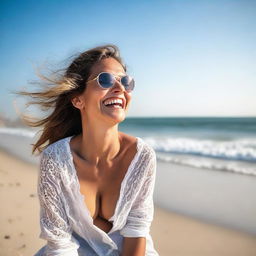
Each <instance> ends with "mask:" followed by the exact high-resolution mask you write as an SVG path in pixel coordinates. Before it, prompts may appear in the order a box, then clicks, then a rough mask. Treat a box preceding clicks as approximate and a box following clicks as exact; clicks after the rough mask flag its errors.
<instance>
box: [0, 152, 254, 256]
mask: <svg viewBox="0 0 256 256" xmlns="http://www.w3.org/2000/svg"><path fill="white" fill-rule="evenodd" d="M36 185H37V166H35V165H32V164H27V163H25V162H23V161H21V160H19V159H16V158H15V157H13V156H10V155H9V154H7V153H5V152H3V151H0V204H1V214H0V225H1V229H0V256H16V255H17V256H18V255H24V256H29V255H33V254H34V253H35V252H36V251H37V250H38V249H39V248H41V247H42V246H43V245H44V244H45V241H44V240H41V239H39V233H40V229H39V203H38V197H37V194H36ZM151 234H152V237H153V240H154V244H155V248H156V249H157V251H158V252H159V255H160V256H172V255H173V256H193V255H195V256H201V255H202V256H210V255H211V256H224V255H230V256H255V255H256V236H253V235H250V234H247V233H243V232H238V231H234V230H231V229H227V228H223V227H220V226H216V225H212V224H208V223H204V222H201V221H198V220H194V219H192V218H188V217H185V216H182V215H179V214H176V213H172V212H167V211H166V210H163V209H161V208H159V207H155V215H154V221H153V223H152V226H151Z"/></svg>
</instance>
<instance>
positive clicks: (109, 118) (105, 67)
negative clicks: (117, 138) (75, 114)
mask: <svg viewBox="0 0 256 256" xmlns="http://www.w3.org/2000/svg"><path fill="white" fill-rule="evenodd" d="M101 72H110V73H112V74H114V75H115V76H123V75H125V74H126V73H125V71H124V69H123V67H122V65H121V64H120V63H119V62H118V61H117V60H115V59H114V58H105V59H102V60H101V61H99V62H98V63H96V64H95V65H94V66H93V67H92V69H91V74H90V76H89V78H88V81H89V80H91V79H94V78H96V77H97V75H98V74H99V73H101ZM117 80H118V81H116V82H115V84H114V86H113V87H111V88H109V89H102V88H101V87H100V86H99V85H98V82H97V80H94V81H91V82H88V83H87V85H86V89H85V90H84V92H83V93H82V95H81V96H80V99H81V101H82V102H83V106H84V108H83V109H80V110H81V114H82V115H85V117H86V119H87V118H88V119H89V120H90V119H91V118H92V119H93V120H94V121H96V120H103V121H104V122H109V123H111V124H112V125H113V124H116V123H119V122H122V121H123V120H124V119H125V116H126V113H127V111H128V107H129V104H130V101H131V92H126V90H125V88H124V87H123V85H122V84H120V82H119V81H120V80H119V79H117ZM115 98H119V99H122V100H123V106H122V108H116V107H114V106H106V105H105V104H104V103H105V101H106V100H107V99H115Z"/></svg>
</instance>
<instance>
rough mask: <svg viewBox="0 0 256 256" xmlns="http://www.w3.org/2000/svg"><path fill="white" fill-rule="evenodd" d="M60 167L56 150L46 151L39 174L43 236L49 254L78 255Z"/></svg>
mask: <svg viewBox="0 0 256 256" xmlns="http://www.w3.org/2000/svg"><path fill="white" fill-rule="evenodd" d="M60 180H61V179H60V167H59V165H58V162H57V159H54V153H53V152H51V153H47V152H45V151H43V152H42V155H41V158H40V168H39V176H38V197H39V203H40V227H41V233H40V236H39V237H40V238H42V239H45V240H46V241H47V245H46V246H45V247H46V248H45V251H44V254H43V255H45V256H57V255H62V256H78V252H77V249H78V247H79V243H78V242H77V241H76V240H75V239H74V238H73V237H72V235H71V234H72V232H71V227H70V225H69V222H68V218H67V215H66V212H65V209H64V205H63V200H62V199H61V198H62V196H61V195H62V191H61V186H60Z"/></svg>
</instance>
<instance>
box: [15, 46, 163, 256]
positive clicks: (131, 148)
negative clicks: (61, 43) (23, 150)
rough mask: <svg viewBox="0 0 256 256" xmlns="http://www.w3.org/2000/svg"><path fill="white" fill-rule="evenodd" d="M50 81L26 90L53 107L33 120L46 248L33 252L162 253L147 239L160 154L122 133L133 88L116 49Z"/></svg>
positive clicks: (87, 57)
mask: <svg viewBox="0 0 256 256" xmlns="http://www.w3.org/2000/svg"><path fill="white" fill-rule="evenodd" d="M48 82H50V83H52V84H53V86H51V87H49V86H48V88H47V89H46V88H44V89H43V90H42V91H40V92H32V93H29V92H21V93H20V94H22V95H27V96H31V97H33V98H34V101H33V102H31V103H32V104H39V105H40V106H41V107H42V108H43V109H49V108H52V109H53V112H52V113H51V114H50V115H48V116H47V117H46V118H44V119H42V120H40V121H37V122H32V121H31V122H30V125H32V126H43V131H42V134H41V137H40V138H39V140H38V141H37V142H36V144H35V145H34V147H33V153H34V152H35V151H36V150H38V151H39V152H42V153H41V158H40V172H39V178H38V196H39V202H40V226H41V233H40V238H42V239H45V240H46V241H47V244H46V245H45V246H44V247H42V248H41V249H40V250H39V251H38V252H37V253H36V254H35V255H36V256H39V255H62V256H64V255H67V256H75V255H76V256H77V255H85V256H89V255H100V256H106V255H113V256H114V255H122V256H132V255H134V256H135V255H136V256H142V255H158V253H157V252H156V250H155V249H154V245H153V241H152V238H151V235H150V234H149V230H150V224H151V222H152V220H153V190H154V184H155V172H156V156H155V152H154V150H153V149H152V148H151V147H150V146H149V145H147V144H146V143H145V142H144V141H143V140H142V139H141V138H139V137H133V136H130V135H127V134H125V133H122V132H119V131H118V124H119V123H120V122H122V121H123V120H124V119H125V116H126V113H127V110H128V107H129V105H130V102H131V97H132V90H133V89H134V80H133V78H132V77H131V76H129V75H127V74H126V67H125V65H124V64H123V62H122V60H121V58H120V56H119V51H118V48H117V47H116V46H114V45H104V46H101V47H96V48H93V49H91V50H88V51H86V52H83V53H81V54H80V55H79V56H78V57H76V58H75V59H74V60H73V62H72V63H71V64H70V66H69V67H68V68H67V69H66V71H65V72H64V74H62V75H61V76H60V77H58V79H53V78H51V79H48ZM43 144H45V145H44V147H43Z"/></svg>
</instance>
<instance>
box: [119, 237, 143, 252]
mask: <svg viewBox="0 0 256 256" xmlns="http://www.w3.org/2000/svg"><path fill="white" fill-rule="evenodd" d="M145 252H146V238H145V237H124V242H123V251H122V254H121V256H145Z"/></svg>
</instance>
